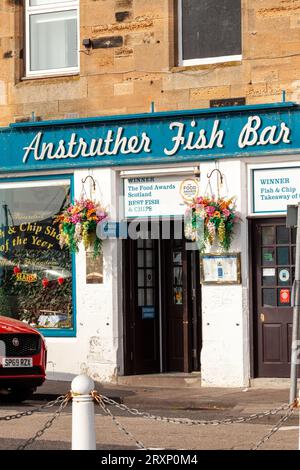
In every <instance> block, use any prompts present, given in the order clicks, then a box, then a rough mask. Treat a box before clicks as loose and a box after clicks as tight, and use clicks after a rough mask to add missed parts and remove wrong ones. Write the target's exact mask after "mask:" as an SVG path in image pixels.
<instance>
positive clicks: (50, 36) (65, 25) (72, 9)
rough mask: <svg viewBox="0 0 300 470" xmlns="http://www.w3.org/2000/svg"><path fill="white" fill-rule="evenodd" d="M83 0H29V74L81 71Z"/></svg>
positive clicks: (27, 54)
mask: <svg viewBox="0 0 300 470" xmlns="http://www.w3.org/2000/svg"><path fill="white" fill-rule="evenodd" d="M78 24H79V0H26V76H28V77H30V76H41V75H55V74H56V75H57V74H66V73H76V72H78V70H79V33H78Z"/></svg>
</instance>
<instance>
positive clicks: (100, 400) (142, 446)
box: [93, 393, 147, 450]
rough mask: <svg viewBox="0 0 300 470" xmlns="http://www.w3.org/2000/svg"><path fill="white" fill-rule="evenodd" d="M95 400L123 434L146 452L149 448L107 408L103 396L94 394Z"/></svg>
mask: <svg viewBox="0 0 300 470" xmlns="http://www.w3.org/2000/svg"><path fill="white" fill-rule="evenodd" d="M93 398H94V399H95V401H96V402H97V403H98V405H99V406H100V407H101V408H102V410H103V411H104V413H105V414H108V415H109V416H110V417H111V419H112V420H113V422H114V423H115V425H116V426H117V428H118V429H119V430H120V431H121V432H123V433H124V434H125V435H126V436H127V437H129V439H131V440H132V441H133V442H134V443H135V445H136V446H137V448H138V449H144V450H146V449H147V448H146V447H145V446H144V444H143V443H142V442H141V441H139V440H137V439H136V438H135V437H134V435H133V434H132V433H131V432H130V431H128V430H127V429H126V428H125V427H124V426H123V425H122V424H121V423H120V422H119V421H118V420H117V418H116V417H115V416H114V415H113V414H112V412H111V411H110V410H109V409H108V408H107V406H106V405H105V404H104V402H103V400H102V396H101V395H99V394H98V393H94V394H93Z"/></svg>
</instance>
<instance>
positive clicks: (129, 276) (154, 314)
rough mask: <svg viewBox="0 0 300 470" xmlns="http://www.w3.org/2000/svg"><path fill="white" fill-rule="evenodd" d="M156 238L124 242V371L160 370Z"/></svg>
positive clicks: (154, 371)
mask: <svg viewBox="0 0 300 470" xmlns="http://www.w3.org/2000/svg"><path fill="white" fill-rule="evenodd" d="M157 252H158V241H157V240H150V239H149V240H142V239H139V240H126V241H125V243H124V257H123V272H124V282H123V285H124V292H123V294H124V311H125V325H124V326H125V373H126V374H147V373H156V372H159V371H160V356H159V354H160V346H159V302H158V294H159V291H158V286H159V284H158V283H159V279H158V254H157Z"/></svg>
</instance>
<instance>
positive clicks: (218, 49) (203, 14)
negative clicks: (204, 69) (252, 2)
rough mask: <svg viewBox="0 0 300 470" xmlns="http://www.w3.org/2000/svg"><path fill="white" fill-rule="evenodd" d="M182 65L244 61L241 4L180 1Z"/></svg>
mask: <svg viewBox="0 0 300 470" xmlns="http://www.w3.org/2000/svg"><path fill="white" fill-rule="evenodd" d="M178 8H179V12H178V13H179V14H178V18H179V28H178V29H179V34H178V36H179V37H178V44H179V63H180V65H187V66H188V65H197V64H210V63H217V62H228V61H233V60H240V59H241V53H242V52H241V51H242V44H241V0H209V1H208V0H178Z"/></svg>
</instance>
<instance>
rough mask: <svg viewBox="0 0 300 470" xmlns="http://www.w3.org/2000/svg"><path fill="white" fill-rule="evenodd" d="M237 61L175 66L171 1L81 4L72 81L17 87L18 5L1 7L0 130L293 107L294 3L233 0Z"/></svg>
mask: <svg viewBox="0 0 300 470" xmlns="http://www.w3.org/2000/svg"><path fill="white" fill-rule="evenodd" d="M242 3H243V20H242V21H243V59H242V61H240V62H234V63H224V64H214V65H206V66H196V67H178V66H176V55H177V54H176V50H177V47H176V45H175V44H176V34H175V33H176V28H175V22H176V20H175V18H176V11H175V5H176V1H175V0H151V1H149V0H81V1H80V34H81V38H80V44H82V40H83V39H86V38H91V39H94V40H95V42H94V44H95V46H96V48H94V49H92V50H91V51H90V53H88V50H87V49H86V48H85V47H84V46H82V45H81V49H82V50H81V53H80V59H81V64H80V75H74V76H70V77H55V78H53V77H52V78H43V79H30V80H24V79H23V67H24V63H23V55H24V47H23V46H24V45H23V27H24V19H23V16H24V12H23V1H22V0H0V126H4V125H7V124H8V123H9V122H13V121H15V120H23V119H30V118H31V116H32V113H34V114H35V116H37V117H39V118H41V119H57V118H62V119H63V118H68V117H74V118H76V117H85V116H95V115H108V114H124V113H139V112H148V111H150V107H151V102H152V101H153V102H154V103H155V109H156V110H157V111H163V110H176V109H189V108H205V107H208V106H209V101H210V100H212V99H220V98H230V97H232V98H236V97H245V98H246V103H247V104H257V103H266V102H276V101H281V99H282V90H285V91H286V99H287V100H293V101H298V100H299V99H300V79H299V68H300V52H299V51H300V0H264V1H263V2H262V1H261V0H242Z"/></svg>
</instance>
